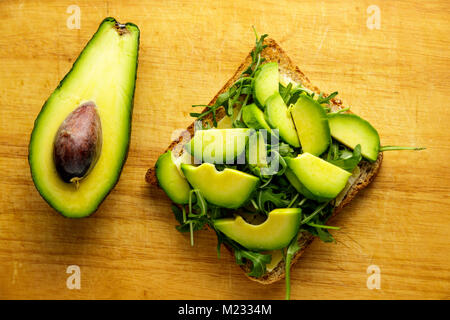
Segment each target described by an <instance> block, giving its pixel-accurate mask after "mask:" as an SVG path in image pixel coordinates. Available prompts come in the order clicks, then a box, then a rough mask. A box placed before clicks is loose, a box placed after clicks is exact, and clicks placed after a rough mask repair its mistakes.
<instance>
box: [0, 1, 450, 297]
mask: <svg viewBox="0 0 450 320" xmlns="http://www.w3.org/2000/svg"><path fill="white" fill-rule="evenodd" d="M73 4H75V5H76V6H78V7H75V8H74V7H70V6H71V5H73ZM371 5H375V7H374V6H371ZM77 8H79V10H80V11H79V12H80V25H79V27H80V28H79V29H76V28H75V29H73V28H72V29H71V28H69V27H77V25H76V20H74V19H76V17H75V16H74V15H76V14H77V12H78V11H77V10H78V9H77ZM74 10H75V11H74ZM449 12H450V7H449V4H448V1H427V2H426V3H425V2H423V1H389V2H385V1H359V2H358V4H356V3H355V2H354V1H340V2H339V3H337V2H335V1H326V2H318V1H262V2H260V3H258V5H256V4H255V2H254V1H192V2H190V1H170V2H165V1H164V2H163V1H120V2H119V1H117V2H114V3H113V2H112V1H100V0H89V1H87V0H86V1H85V0H77V1H45V2H43V1H31V0H30V1H1V2H0V20H1V21H2V24H1V26H0V30H1V35H2V36H1V37H0V52H1V54H0V119H1V125H0V298H1V299H15V298H16V299H17V298H19V299H29V298H31V299H93V298H95V299H110V298H115V299H124V298H127V299H181V298H185V299H200V298H208V299H231V298H233V299H282V298H284V282H283V281H281V282H279V283H277V284H274V285H271V286H263V285H261V284H258V283H255V282H251V281H249V280H248V279H247V278H246V277H245V276H244V275H243V274H242V272H241V270H240V269H239V268H238V267H237V266H236V265H235V264H234V259H233V258H232V257H231V256H230V255H228V253H227V252H226V251H225V250H223V252H222V253H223V254H222V255H221V257H220V259H218V258H217V254H216V239H215V235H213V234H211V233H209V232H208V231H202V232H198V233H197V234H196V235H195V246H194V247H191V246H190V243H189V237H188V235H184V234H180V233H178V232H177V231H176V230H175V225H176V221H175V219H174V217H173V215H172V213H171V210H170V203H169V201H168V199H167V197H166V196H165V195H164V194H163V192H162V191H160V190H157V189H155V188H151V187H149V186H148V185H146V183H145V181H144V175H145V172H146V170H147V169H148V168H149V167H151V166H153V165H154V163H155V161H156V159H157V158H158V156H159V155H160V154H161V152H163V150H164V149H165V147H166V146H167V145H168V144H169V142H170V139H171V134H172V132H173V130H175V129H179V128H185V127H186V126H187V125H188V124H189V123H190V122H191V121H192V119H190V118H189V112H191V110H192V108H191V105H192V104H196V103H197V104H198V103H208V102H209V101H210V99H211V98H212V97H213V96H214V95H215V93H216V92H217V91H218V90H219V89H220V88H221V87H222V85H223V84H224V83H225V81H227V79H228V78H229V77H231V75H232V74H233V72H234V70H235V69H236V68H237V67H238V65H239V64H240V63H241V61H242V60H243V59H244V57H245V56H246V55H247V53H248V52H249V51H250V49H251V48H252V46H253V44H254V35H253V31H252V29H251V26H252V25H254V26H255V27H256V29H257V30H258V32H260V33H268V34H269V35H270V36H271V37H272V38H274V39H275V40H277V41H278V42H279V43H280V45H281V46H282V47H283V48H284V49H285V50H286V51H287V53H288V54H289V55H290V56H291V58H292V59H293V61H294V62H295V63H296V64H298V66H299V67H300V69H301V70H303V71H304V72H305V73H306V75H307V76H308V77H309V78H310V79H311V81H312V82H313V83H314V84H316V85H317V86H318V87H319V88H321V89H322V90H324V91H325V92H332V91H336V90H337V91H339V96H340V98H341V99H342V100H343V101H344V103H345V105H348V106H351V107H352V111H353V112H355V113H357V114H359V115H361V116H362V117H364V118H366V119H367V120H369V121H370V122H371V123H372V124H373V125H374V126H375V127H376V128H377V129H378V131H379V133H380V136H381V139H382V144H383V145H409V146H425V147H427V149H426V150H425V151H421V152H409V151H404V152H397V151H396V152H386V153H385V158H384V162H383V166H382V169H381V171H380V173H379V175H378V177H377V178H376V180H375V182H374V183H373V184H372V185H371V186H370V187H369V188H367V189H366V190H365V191H364V192H362V193H361V194H360V195H359V196H358V197H357V199H356V200H355V201H354V202H353V203H352V204H351V205H350V206H349V207H347V208H346V210H344V212H343V213H342V214H340V216H338V217H337V218H336V219H335V220H334V221H333V224H334V225H337V226H340V227H341V229H340V230H338V231H334V232H333V235H334V237H335V238H336V243H335V244H325V243H321V242H320V241H316V242H314V244H313V245H312V246H311V247H310V248H309V249H308V250H307V252H306V253H305V254H304V255H303V257H302V259H301V260H300V262H299V263H298V264H297V265H296V266H295V267H294V268H293V271H292V298H295V299H334V298H337V299H357V298H362V299H391V298H393V299H407V298H412V299H431V298H438V299H444V298H447V299H448V298H450V271H449V269H450V254H449V246H450V222H449V221H450V217H449V212H450V198H449V192H450V183H449V181H450V170H449V169H450V168H449V167H450V165H449V160H450V146H449V138H448V134H449V123H450V107H449V102H448V99H449V98H448V97H449V95H450V90H449V87H448V84H449V81H450V73H449V68H450V54H449V51H448V48H449V47H450V37H449V34H450V23H449V20H450V15H449ZM106 16H113V17H116V18H117V19H118V20H119V21H122V22H125V21H132V22H134V23H136V24H137V25H138V26H139V27H140V30H141V45H140V52H139V68H138V78H137V86H136V95H135V104H134V116H133V132H132V139H131V147H130V152H129V156H128V161H127V163H126V165H125V167H124V170H123V173H122V176H121V179H120V182H119V183H118V185H117V186H116V188H115V189H114V190H113V191H112V193H111V194H110V195H109V197H108V198H107V199H106V201H105V202H104V203H103V204H102V205H101V207H100V209H99V210H98V212H97V213H95V214H94V215H93V216H91V217H89V218H86V219H81V220H70V219H65V218H63V217H62V216H60V215H59V214H57V213H56V212H54V211H53V210H52V209H51V208H50V207H49V206H48V205H47V204H46V203H45V202H44V200H42V199H41V197H40V196H39V194H38V192H37V191H36V189H35V188H34V185H33V182H32V181H31V177H30V172H29V167H28V162H27V155H28V149H27V147H28V142H29V136H30V133H31V130H32V127H33V121H34V119H35V117H36V115H37V114H38V112H39V110H40V108H41V107H42V105H43V103H44V101H45V100H46V99H47V97H48V96H49V95H50V94H51V92H52V91H53V90H54V89H55V88H56V86H57V85H58V83H59V81H60V80H61V79H62V78H63V77H64V75H65V74H66V73H67V72H68V71H69V69H70V67H71V65H72V63H73V62H74V60H75V59H76V57H77V56H78V54H79V53H80V51H81V50H82V48H83V47H84V46H85V44H86V42H87V41H88V40H89V39H90V38H91V36H92V35H93V33H94V32H95V30H96V29H97V27H98V24H99V23H100V21H101V20H102V19H103V18H104V17H106ZM377 27H379V29H378V28H377ZM71 265H76V266H78V267H79V270H80V279H81V282H80V283H81V287H80V289H76V288H75V289H69V288H68V286H67V279H68V277H70V276H71V274H70V273H67V271H68V267H69V266H71ZM370 266H378V268H379V271H380V273H379V279H380V283H379V284H380V288H379V289H369V288H368V285H367V281H368V277H369V276H370V275H369V274H368V268H369V267H370ZM372 268H373V267H372ZM369 270H372V269H370V268H369ZM69 272H70V269H69ZM69 280H70V279H69ZM369 282H370V281H369ZM69 287H70V286H69ZM369 287H370V286H369Z"/></svg>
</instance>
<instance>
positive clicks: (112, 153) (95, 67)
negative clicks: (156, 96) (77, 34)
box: [28, 18, 139, 218]
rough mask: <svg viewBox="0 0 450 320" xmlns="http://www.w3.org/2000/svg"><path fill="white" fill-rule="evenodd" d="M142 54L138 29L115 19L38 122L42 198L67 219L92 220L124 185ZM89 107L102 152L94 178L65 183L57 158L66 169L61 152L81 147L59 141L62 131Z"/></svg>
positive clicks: (33, 159)
mask: <svg viewBox="0 0 450 320" xmlns="http://www.w3.org/2000/svg"><path fill="white" fill-rule="evenodd" d="M138 48H139V29H138V27H137V26H136V25H134V24H132V23H126V24H120V23H118V22H117V21H116V20H115V19H113V18H106V19H105V20H103V22H102V23H101V24H100V26H99V28H98V30H97V32H96V33H95V34H94V36H93V37H92V39H91V40H90V41H89V43H88V44H87V45H86V47H85V48H84V50H83V51H82V52H81V54H80V56H79V57H78V59H77V60H76V61H75V63H74V65H73V67H72V69H71V70H70V71H69V73H68V74H67V75H66V76H65V77H64V79H63V80H62V81H61V82H60V84H59V86H58V87H57V88H56V90H55V91H54V92H53V93H52V94H51V95H50V97H49V98H48V100H47V101H46V102H45V104H44V106H43V107H42V109H41V111H40V113H39V115H38V117H37V118H36V121H35V123H34V128H33V132H32V134H31V139H30V144H29V155H28V161H29V164H30V169H31V176H32V178H33V182H34V184H35V186H36V188H37V190H38V191H39V193H40V194H41V196H42V197H43V198H44V199H45V200H46V201H47V202H48V203H49V204H50V206H52V207H53V208H54V209H55V210H57V211H58V212H60V213H61V214H63V215H64V216H67V217H71V218H81V217H85V216H88V215H90V214H91V213H93V212H94V211H95V210H96V209H97V207H98V206H99V205H100V203H101V202H102V201H103V200H104V199H105V197H106V196H107V195H108V193H109V192H110V191H111V189H112V188H113V187H114V185H115V184H116V183H117V181H118V180H119V177H120V173H121V171H122V167H123V165H124V163H125V160H126V158H127V153H128V147H129V141H130V134H131V115H132V110H133V95H134V87H135V80H136V69H137V58H138ZM85 102H89V104H92V105H95V110H96V112H97V113H98V116H99V118H100V122H101V130H102V146H101V151H100V150H99V154H96V155H95V156H96V157H97V156H98V159H96V162H95V165H94V166H93V167H92V168H89V172H84V173H82V172H80V173H81V174H82V175H83V177H82V179H76V183H66V182H64V181H63V179H62V177H61V176H60V173H61V171H64V170H65V169H67V167H65V169H64V168H63V167H64V165H63V166H62V167H61V168H62V169H61V170H59V171H60V172H58V171H57V168H56V164H55V161H54V152H55V153H56V155H55V159H56V160H57V161H56V162H57V163H58V164H62V163H61V162H60V161H61V160H63V158H64V154H62V153H61V154H57V153H58V150H59V148H60V147H62V149H66V150H70V147H77V146H76V145H75V143H74V142H73V141H72V140H71V139H67V141H65V142H64V141H63V142H62V143H60V142H61V141H60V140H58V138H57V139H56V140H57V141H55V137H57V131H58V130H59V128H60V127H62V128H63V129H64V128H65V129H67V127H64V125H63V122H64V120H69V119H70V117H69V115H70V114H71V113H72V112H73V111H74V110H76V109H77V108H79V106H82V105H83V104H84V103H85ZM83 119H87V117H84V118H79V119H78V120H76V121H73V122H71V126H70V127H71V128H73V129H76V130H78V129H79V130H82V129H83V125H84V124H86V123H85V122H83V121H87V120H83ZM72 120H73V119H72ZM92 128H94V126H92ZM76 130H74V131H72V132H71V131H67V130H65V131H64V132H61V133H62V136H61V137H66V138H67V137H71V136H72V134H73V135H75V134H76ZM54 142H56V144H55V145H54ZM78 142H80V141H78ZM89 143H90V142H89ZM55 147H56V148H55ZM78 147H80V145H78ZM54 149H55V150H54ZM75 149H76V148H75ZM76 150H79V151H80V150H82V148H81V149H79V148H78V149H76ZM59 151H60V150H59ZM93 155H94V154H93V153H91V156H93ZM82 157H83V155H82ZM74 159H76V157H73V158H72V162H73V161H74ZM88 163H90V164H92V162H89V161H88V162H84V163H71V164H72V165H75V166H80V167H84V168H85V167H86V166H87V164H88ZM86 173H87V174H86ZM70 177H71V176H68V177H67V178H70Z"/></svg>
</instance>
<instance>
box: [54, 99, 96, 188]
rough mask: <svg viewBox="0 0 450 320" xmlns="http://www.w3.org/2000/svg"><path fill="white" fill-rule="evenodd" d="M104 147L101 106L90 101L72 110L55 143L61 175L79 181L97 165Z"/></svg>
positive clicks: (71, 180) (55, 155)
mask: <svg viewBox="0 0 450 320" xmlns="http://www.w3.org/2000/svg"><path fill="white" fill-rule="evenodd" d="M101 149H102V126H101V121H100V117H99V115H98V113H97V106H96V105H95V103H94V102H92V101H89V102H86V103H83V104H81V105H80V106H79V107H78V108H76V109H75V110H74V111H72V112H71V113H70V114H69V115H68V116H67V118H66V119H65V120H64V121H63V122H62V124H61V125H60V127H59V129H58V131H57V133H56V136H55V140H54V144H53V161H54V164H55V167H56V171H57V172H58V175H59V177H60V178H61V179H62V180H63V181H64V182H66V183H75V184H76V185H77V186H78V183H79V181H80V180H81V179H83V178H84V177H86V176H87V175H88V174H89V172H90V171H91V170H92V168H93V167H94V166H95V164H96V162H97V160H98V158H99V156H100V153H101Z"/></svg>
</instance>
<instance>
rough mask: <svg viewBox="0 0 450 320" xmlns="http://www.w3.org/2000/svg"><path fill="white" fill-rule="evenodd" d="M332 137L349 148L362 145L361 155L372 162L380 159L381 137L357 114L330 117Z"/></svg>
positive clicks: (341, 114)
mask: <svg viewBox="0 0 450 320" xmlns="http://www.w3.org/2000/svg"><path fill="white" fill-rule="evenodd" d="M328 122H329V123H330V129H331V136H332V137H333V138H335V139H336V140H337V141H339V142H341V143H343V144H344V145H346V146H347V147H349V148H352V149H354V148H355V147H356V146H357V145H358V144H360V145H361V154H362V155H363V157H365V158H366V159H368V160H370V161H375V160H377V158H378V152H379V151H380V137H379V135H378V132H377V130H375V128H374V127H372V125H371V124H370V123H369V122H367V121H366V120H364V119H362V118H360V117H358V116H357V115H355V114H350V113H340V114H333V115H330V116H329V117H328Z"/></svg>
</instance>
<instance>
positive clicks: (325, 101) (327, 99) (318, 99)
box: [317, 91, 338, 105]
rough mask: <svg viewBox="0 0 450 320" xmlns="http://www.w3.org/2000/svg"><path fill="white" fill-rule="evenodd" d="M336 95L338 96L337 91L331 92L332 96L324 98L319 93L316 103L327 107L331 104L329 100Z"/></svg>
mask: <svg viewBox="0 0 450 320" xmlns="http://www.w3.org/2000/svg"><path fill="white" fill-rule="evenodd" d="M337 95H338V92H337V91H335V92H333V93H332V94H330V95H329V96H327V97H324V96H323V94H322V93H321V94H320V95H319V97H318V98H317V102H318V103H320V104H327V105H329V104H330V102H331V99H333V98H334V97H336V96H337Z"/></svg>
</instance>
